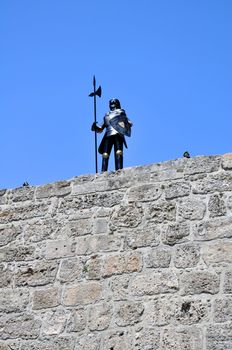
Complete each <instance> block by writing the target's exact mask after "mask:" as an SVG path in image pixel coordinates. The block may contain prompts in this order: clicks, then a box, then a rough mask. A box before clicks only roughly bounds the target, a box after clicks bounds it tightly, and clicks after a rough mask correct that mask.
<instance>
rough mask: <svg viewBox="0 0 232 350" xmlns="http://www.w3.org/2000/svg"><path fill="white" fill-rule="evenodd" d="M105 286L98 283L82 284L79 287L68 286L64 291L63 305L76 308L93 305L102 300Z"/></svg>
mask: <svg viewBox="0 0 232 350" xmlns="http://www.w3.org/2000/svg"><path fill="white" fill-rule="evenodd" d="M102 293H103V286H102V284H101V283H98V282H81V283H79V284H78V285H74V286H68V287H66V288H65V290H64V297H63V304H64V305H65V306H75V305H82V304H84V305H85V304H91V303H94V302H96V301H99V300H101V298H102Z"/></svg>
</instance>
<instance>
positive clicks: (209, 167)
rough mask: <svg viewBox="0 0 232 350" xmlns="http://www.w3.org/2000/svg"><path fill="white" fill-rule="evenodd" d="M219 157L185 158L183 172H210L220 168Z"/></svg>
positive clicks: (190, 173)
mask: <svg viewBox="0 0 232 350" xmlns="http://www.w3.org/2000/svg"><path fill="white" fill-rule="evenodd" d="M220 164H221V157H218V156H209V157H201V156H200V157H194V158H190V159H188V160H187V162H186V163H185V169H184V172H185V174H186V175H193V174H200V173H212V172H215V171H218V170H219V169H220Z"/></svg>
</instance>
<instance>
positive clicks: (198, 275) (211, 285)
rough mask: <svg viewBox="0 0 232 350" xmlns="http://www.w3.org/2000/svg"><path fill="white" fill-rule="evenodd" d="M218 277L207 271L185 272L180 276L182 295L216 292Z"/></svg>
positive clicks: (217, 289)
mask: <svg viewBox="0 0 232 350" xmlns="http://www.w3.org/2000/svg"><path fill="white" fill-rule="evenodd" d="M219 285H220V278H219V276H218V275H217V274H216V273H212V272H209V271H190V272H185V273H183V274H182V275H181V277H180V287H181V294H182V295H188V294H191V295H194V294H201V293H209V294H216V293H218V292H219Z"/></svg>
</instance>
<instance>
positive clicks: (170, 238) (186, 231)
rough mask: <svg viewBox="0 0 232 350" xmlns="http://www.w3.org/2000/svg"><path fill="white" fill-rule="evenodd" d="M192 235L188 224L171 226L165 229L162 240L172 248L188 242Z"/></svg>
mask: <svg viewBox="0 0 232 350" xmlns="http://www.w3.org/2000/svg"><path fill="white" fill-rule="evenodd" d="M189 235H190V225H189V224H187V223H176V224H169V225H168V226H167V228H166V229H165V228H164V229H163V232H162V235H161V239H162V242H163V243H164V244H168V245H170V246H172V245H174V244H178V243H183V242H186V241H188V239H189Z"/></svg>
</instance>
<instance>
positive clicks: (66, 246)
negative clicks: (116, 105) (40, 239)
mask: <svg viewBox="0 0 232 350" xmlns="http://www.w3.org/2000/svg"><path fill="white" fill-rule="evenodd" d="M75 251H76V242H75V241H74V240H71V239H69V240H67V239H66V240H57V241H48V242H47V243H46V248H45V253H44V255H45V258H46V259H58V258H63V257H69V256H74V255H75Z"/></svg>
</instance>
